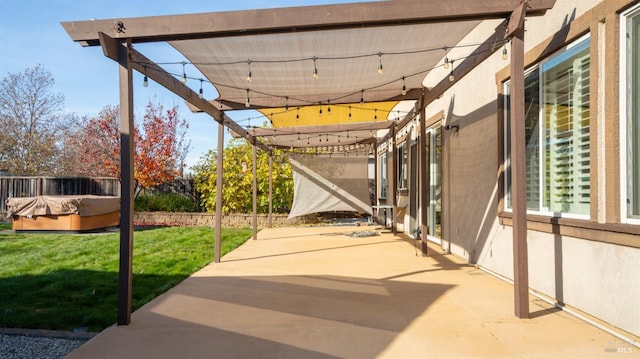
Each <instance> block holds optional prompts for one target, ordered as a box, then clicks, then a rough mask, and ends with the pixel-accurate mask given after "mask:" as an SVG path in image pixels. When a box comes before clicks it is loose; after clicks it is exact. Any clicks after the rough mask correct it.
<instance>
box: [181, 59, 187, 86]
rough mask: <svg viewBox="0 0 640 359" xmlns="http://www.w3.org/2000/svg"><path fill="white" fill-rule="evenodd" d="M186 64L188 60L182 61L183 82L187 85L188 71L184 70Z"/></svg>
mask: <svg viewBox="0 0 640 359" xmlns="http://www.w3.org/2000/svg"><path fill="white" fill-rule="evenodd" d="M186 64H187V63H186V62H184V61H182V83H183V84H185V85H186V84H187V73H186V72H185V71H184V66H185V65H186Z"/></svg>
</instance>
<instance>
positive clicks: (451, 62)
mask: <svg viewBox="0 0 640 359" xmlns="http://www.w3.org/2000/svg"><path fill="white" fill-rule="evenodd" d="M506 44H508V41H506V42H503V45H504V48H503V55H504V53H505V51H506V50H507V49H506V47H507V46H506ZM478 45H480V44H465V45H458V46H453V47H450V46H445V47H444V48H443V47H440V48H430V49H424V50H419V51H411V52H410V53H412V54H414V53H419V52H430V51H435V50H445V52H446V54H445V60H446V63H445V66H446V67H453V65H454V61H457V60H461V59H466V58H469V57H472V56H475V55H478V54H472V55H470V56H467V57H461V58H459V59H457V60H449V58H448V50H450V49H452V48H457V47H474V46H478ZM486 51H489V50H485V51H483V52H486ZM402 53H403V52H393V53H392V54H394V55H395V54H402ZM385 54H386V53H382V52H377V53H373V54H364V55H357V56H344V57H327V58H322V57H320V58H319V57H316V56H313V57H312V58H298V59H285V60H281V62H291V61H308V60H312V61H313V66H314V78H318V69H317V60H319V59H323V60H343V59H354V58H362V57H370V56H376V55H377V56H378V58H379V65H381V64H382V55H385ZM252 62H273V61H270V60H240V61H230V62H226V63H222V62H221V63H191V62H186V61H180V62H166V63H158V65H163V64H164V65H182V68H183V69H182V82H183V83H184V84H186V82H187V80H188V77H187V74H186V65H187V64H190V65H196V66H197V65H208V66H212V65H232V64H241V63H245V64H247V66H248V67H249V68H248V75H250V74H251V68H250V65H251V63H252ZM139 64H140V65H142V66H143V67H144V72H145V80H147V81H148V77H147V76H146V73H147V64H146V63H144V62H139ZM434 68H435V67H434ZM432 69H433V68H429V69H424V70H422V71H419V72H416V73H414V74H410V75H408V76H402V77H401V78H399V79H397V80H394V81H402V89H401V93H402V95H403V96H404V95H406V94H407V93H408V91H407V85H406V78H407V77H413V76H417V75H420V74H423V73H427V72H428V71H429V70H432ZM172 75H173V76H176V77H178V76H179V75H178V74H176V73H173V74H172ZM248 77H249V76H248ZM200 80H201V87H202V85H203V83H204V81H206V82H208V83H211V84H212V85H214V86H223V87H230V88H233V89H236V90H241V88H237V87H234V86H231V85H225V84H220V83H214V82H211V81H209V80H206V79H200ZM449 80H450V81H452V82H453V81H455V74H454V70H453V69H452V70H451V71H450V74H449ZM394 81H392V82H394ZM144 82H145V81H144V80H143V86H145V87H146V84H145V83H144ZM372 88H375V87H372ZM245 90H246V91H247V102H246V103H245V105H246V104H247V103H248V104H249V107H250V106H251V104H250V92H249V91H250V89H249V88H247V89H245ZM366 90H367V89H361V90H360V91H361V98H360V104H361V105H363V104H364V91H366ZM265 95H268V96H273V97H279V98H282V97H284V98H285V101H284V102H285V104H284V105H285V106H284V107H285V110H286V111H289V97H288V96H286V97H285V96H282V95H280V96H279V95H274V94H266V93H265ZM299 101H302V102H304V100H299ZM330 101H331V99H328V100H327V111H326V112H327V113H330V111H331V108H330V106H329V103H330ZM312 104H313V103H312V102H309V105H312ZM298 110H299V107H298ZM296 118H297V119H299V115H298V113H297V114H296ZM351 118H352V112H351V108H350V109H349V119H351Z"/></svg>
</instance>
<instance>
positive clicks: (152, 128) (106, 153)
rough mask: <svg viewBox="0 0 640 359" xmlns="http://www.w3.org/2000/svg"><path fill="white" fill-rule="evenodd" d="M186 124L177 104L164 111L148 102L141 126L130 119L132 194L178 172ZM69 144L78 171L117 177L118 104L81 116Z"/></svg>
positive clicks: (185, 146) (186, 145)
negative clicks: (74, 152) (132, 152)
mask: <svg viewBox="0 0 640 359" xmlns="http://www.w3.org/2000/svg"><path fill="white" fill-rule="evenodd" d="M187 129H188V124H187V121H186V120H185V119H180V118H179V116H178V111H177V106H176V107H173V108H172V109H170V110H166V111H164V110H163V108H162V105H154V104H153V103H151V102H149V104H147V106H146V108H145V113H144V116H143V119H142V126H138V124H137V123H136V121H134V147H135V148H134V179H135V183H136V188H135V194H136V195H137V194H138V193H140V191H141V190H142V189H143V188H150V187H153V186H157V185H160V184H163V183H167V182H170V181H172V180H173V179H174V178H175V177H177V176H179V175H181V172H182V168H183V166H184V159H185V157H186V155H187V152H188V149H189V143H188V141H186V139H185V137H186V131H187ZM70 146H71V147H73V148H75V149H76V153H77V156H78V159H77V162H78V167H79V173H78V174H79V175H84V176H96V177H97V176H106V177H120V108H119V107H118V106H107V107H105V108H104V109H103V110H102V111H100V113H99V115H98V116H97V117H95V118H89V119H85V120H84V126H82V127H81V129H80V130H79V131H78V133H77V134H76V136H75V138H74V140H73V142H72V143H71V144H70Z"/></svg>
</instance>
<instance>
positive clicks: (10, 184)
mask: <svg viewBox="0 0 640 359" xmlns="http://www.w3.org/2000/svg"><path fill="white" fill-rule="evenodd" d="M81 194H93V195H98V196H118V197H119V196H120V180H118V179H117V178H108V177H94V178H88V177H15V176H1V177H0V215H2V218H0V220H4V219H5V217H6V214H7V205H6V201H7V198H11V197H34V196H40V195H51V196H55V195H81Z"/></svg>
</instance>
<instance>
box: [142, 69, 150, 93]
mask: <svg viewBox="0 0 640 359" xmlns="http://www.w3.org/2000/svg"><path fill="white" fill-rule="evenodd" d="M142 86H144V87H149V77H147V65H146V64H145V65H144V79H142Z"/></svg>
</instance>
